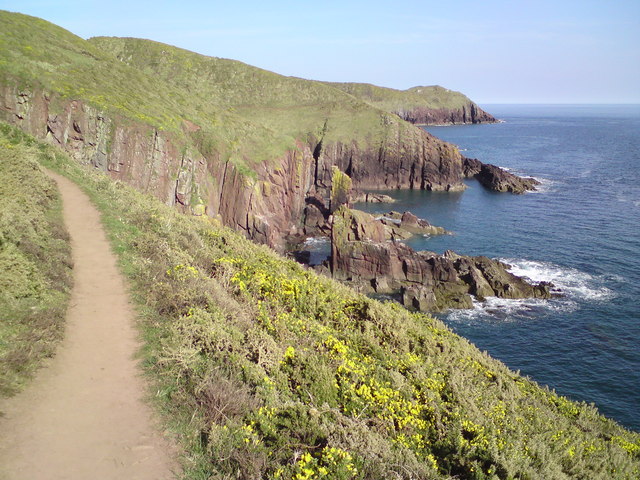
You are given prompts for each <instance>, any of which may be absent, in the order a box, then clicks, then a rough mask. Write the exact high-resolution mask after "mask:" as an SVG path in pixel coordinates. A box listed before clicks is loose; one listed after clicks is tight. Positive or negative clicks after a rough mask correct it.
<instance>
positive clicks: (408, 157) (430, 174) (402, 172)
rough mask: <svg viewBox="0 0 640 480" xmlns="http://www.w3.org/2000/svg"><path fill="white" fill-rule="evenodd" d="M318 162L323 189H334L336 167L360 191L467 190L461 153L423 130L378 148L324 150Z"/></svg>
mask: <svg viewBox="0 0 640 480" xmlns="http://www.w3.org/2000/svg"><path fill="white" fill-rule="evenodd" d="M316 162H317V163H316V164H317V172H318V173H317V177H316V186H317V187H318V188H319V189H324V188H328V187H329V186H330V185H331V167H332V166H333V165H336V166H337V167H338V168H339V169H340V170H342V171H343V172H345V173H346V174H347V175H349V176H350V177H351V179H352V180H353V186H354V187H355V188H358V189H393V188H413V189H424V190H437V191H454V190H462V189H464V185H463V183H462V178H463V163H462V157H461V155H460V154H459V153H458V150H457V149H456V148H455V147H454V146H453V145H451V144H448V143H445V142H442V141H440V140H437V139H436V138H434V137H432V136H431V135H429V134H428V133H427V132H424V131H422V130H419V129H412V130H411V131H408V132H405V134H404V135H403V136H402V137H401V136H400V135H398V136H392V137H389V138H387V139H386V141H385V142H384V144H381V145H379V146H378V147H377V148H374V147H368V148H360V147H358V146H357V145H355V144H348V145H347V144H343V143H335V144H332V145H329V146H327V147H323V148H322V151H321V153H320V155H319V156H318V158H317V160H316Z"/></svg>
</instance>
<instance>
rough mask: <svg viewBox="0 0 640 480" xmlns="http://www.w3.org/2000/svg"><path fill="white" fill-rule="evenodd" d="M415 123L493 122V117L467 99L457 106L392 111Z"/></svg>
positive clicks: (418, 107)
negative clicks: (463, 103)
mask: <svg viewBox="0 0 640 480" xmlns="http://www.w3.org/2000/svg"><path fill="white" fill-rule="evenodd" d="M393 113H395V114H397V115H398V116H399V117H400V118H402V119H403V120H406V121H407V122H411V123H415V124H417V125H457V124H464V123H495V122H496V121H497V120H496V119H495V117H494V116H493V115H491V114H489V113H487V112H485V111H484V110H482V109H481V108H480V107H478V106H477V105H476V104H475V103H473V102H471V101H469V103H467V104H466V105H463V106H461V107H458V108H428V107H421V106H416V107H414V108H410V107H408V108H405V109H401V110H398V111H395V112H393Z"/></svg>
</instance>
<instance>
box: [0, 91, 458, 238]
mask: <svg viewBox="0 0 640 480" xmlns="http://www.w3.org/2000/svg"><path fill="white" fill-rule="evenodd" d="M0 119H2V120H4V121H6V122H8V123H10V124H13V125H16V126H18V127H20V128H21V129H23V130H24V131H26V132H28V133H30V134H32V135H34V136H36V137H38V138H42V139H46V140H47V141H48V142H50V143H52V144H55V145H57V146H59V147H61V148H63V149H64V150H66V151H67V152H69V153H70V155H71V156H72V157H73V158H75V159H76V160H77V161H79V162H81V163H87V164H91V165H93V166H94V167H95V168H97V169H99V170H102V171H104V172H106V173H108V174H109V175H110V176H111V177H112V178H115V179H119V180H122V181H124V182H127V183H129V184H131V185H133V186H135V187H136V188H138V189H139V190H141V191H143V192H148V193H152V194H153V195H155V196H156V197H157V198H159V199H161V200H163V201H164V202H165V203H167V204H169V205H175V206H176V207H178V208H180V209H181V210H182V211H185V212H189V213H192V214H194V215H207V216H209V217H213V218H218V219H219V220H220V221H221V222H222V223H224V224H225V225H228V226H231V227H232V228H235V229H237V230H240V231H243V232H245V233H246V235H247V236H248V237H249V238H252V239H254V240H256V241H259V242H262V243H267V244H269V245H271V246H273V247H275V248H276V249H280V250H281V249H282V248H283V247H284V237H285V236H286V235H288V234H294V233H296V232H297V230H298V228H299V226H300V225H301V224H302V221H303V218H302V217H303V211H304V207H305V199H306V198H307V196H308V195H309V194H310V193H313V192H317V193H319V194H320V195H326V194H327V193H328V190H329V189H330V187H331V174H332V167H333V166H338V168H340V169H342V170H343V171H347V172H350V173H351V176H352V178H353V181H354V184H355V185H357V186H358V187H360V188H426V189H432V190H451V189H460V188H462V183H461V178H462V173H463V171H462V158H461V156H460V155H459V154H458V153H457V151H456V149H455V148H454V147H452V146H450V145H448V144H446V143H444V142H440V141H438V140H436V139H434V138H433V137H431V136H429V135H428V134H426V133H422V132H420V131H418V130H416V131H414V132H411V134H410V135H408V136H407V135H404V136H402V135H400V134H396V135H390V136H389V138H387V139H385V141H384V143H381V144H379V145H378V148H377V149H375V150H374V149H373V148H365V149H360V148H359V147H358V145H357V144H356V143H355V142H354V143H351V144H349V145H346V144H342V143H334V144H329V145H328V146H327V147H323V146H322V145H321V143H320V141H318V140H314V139H312V140H311V141H310V142H308V141H307V142H297V143H296V148H295V149H291V150H288V151H286V152H285V153H284V154H283V155H281V156H280V157H279V158H277V159H275V160H272V161H268V162H263V163H261V164H259V165H258V166H257V167H256V169H255V171H254V172H246V170H243V169H240V168H238V167H237V165H236V164H234V163H233V161H232V160H231V159H223V158H221V155H220V154H219V153H218V152H215V151H214V152H207V151H204V152H203V151H201V150H205V149H199V148H198V142H197V141H195V140H194V141H192V142H189V139H190V137H189V135H190V134H191V133H194V132H191V131H190V130H194V128H193V126H192V125H191V124H189V123H187V122H185V124H184V130H185V134H186V135H187V136H186V137H184V136H180V135H176V134H175V133H172V132H166V131H162V130H160V129H157V128H154V127H152V126H149V125H147V124H144V123H142V122H132V121H131V120H130V119H128V118H126V117H120V116H117V115H110V114H107V113H105V112H104V111H101V110H100V109H98V108H96V107H94V106H92V105H90V104H88V103H85V102H83V101H81V100H66V99H63V98H61V97H59V96H58V95H56V94H55V93H50V92H44V91H42V90H36V91H29V90H22V89H19V88H17V87H16V86H11V85H1V86H0Z"/></svg>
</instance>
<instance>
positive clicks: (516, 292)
mask: <svg viewBox="0 0 640 480" xmlns="http://www.w3.org/2000/svg"><path fill="white" fill-rule="evenodd" d="M386 230H387V228H386V226H385V225H384V223H383V222H382V221H381V220H379V219H376V218H374V217H373V216H372V215H369V214H366V213H364V212H359V211H356V210H351V209H349V208H347V207H344V206H343V207H341V208H340V209H339V210H338V211H337V212H335V213H334V214H333V217H332V224H331V273H332V275H333V277H334V278H336V279H339V280H342V281H346V282H348V283H351V284H353V285H354V286H355V287H356V288H359V289H360V290H361V291H365V292H372V291H375V292H377V293H385V294H389V293H396V294H397V293H400V294H401V297H402V303H403V304H404V305H405V306H407V307H410V308H414V309H416V310H422V311H439V310H443V309H447V308H471V307H472V306H473V304H472V298H471V296H472V295H473V296H474V297H476V298H478V299H480V300H483V299H484V298H485V297H494V296H495V297H500V298H550V297H551V296H552V287H553V286H552V285H551V284H550V283H540V284H537V285H532V284H529V283H528V282H526V281H525V280H523V279H522V278H520V277H517V276H515V275H513V274H511V273H509V271H508V268H509V267H508V265H506V264H504V263H502V262H499V261H497V260H492V259H489V258H487V257H482V256H480V257H469V256H465V255H458V254H456V253H454V252H451V251H447V252H445V254H444V255H438V254H436V253H433V252H416V251H414V250H413V249H412V248H410V247H408V246H407V245H404V244H402V243H399V242H396V241H389V235H388V233H387V232H386Z"/></svg>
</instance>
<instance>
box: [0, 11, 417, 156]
mask: <svg viewBox="0 0 640 480" xmlns="http://www.w3.org/2000/svg"><path fill="white" fill-rule="evenodd" d="M1 84H5V85H17V86H18V88H21V89H25V90H34V89H41V90H44V91H46V92H50V93H53V94H54V95H55V98H53V101H54V103H55V101H57V100H63V101H64V100H65V99H67V100H72V99H77V100H81V101H83V102H86V103H88V104H90V105H93V106H95V107H97V108H98V109H100V110H102V111H104V112H106V113H108V114H115V115H119V116H122V117H124V118H126V119H129V120H130V121H134V122H142V123H146V124H148V125H151V126H153V127H156V128H158V129H160V130H165V131H170V132H173V134H174V135H176V136H177V137H180V138H183V137H184V132H185V130H189V129H190V127H191V126H192V125H195V126H196V127H197V128H198V129H199V131H200V137H206V138H207V143H208V145H209V146H210V148H212V149H215V150H216V151H217V152H218V153H220V154H221V155H223V156H224V155H225V154H226V155H230V154H233V155H234V156H235V157H237V158H239V159H240V160H241V162H244V163H246V164H247V165H249V166H250V167H251V165H255V163H258V162H261V161H264V160H269V159H273V158H277V157H278V156H281V155H282V154H283V153H284V152H285V151H286V150H289V149H295V146H296V140H298V141H305V140H307V138H308V137H309V136H314V137H316V140H317V139H320V138H322V137H323V136H324V137H325V139H326V140H327V141H345V142H355V143H357V144H360V145H361V146H366V145H377V143H379V142H380V139H381V138H383V137H384V135H386V133H387V132H389V131H391V130H393V131H394V132H395V133H397V132H398V131H402V130H406V129H411V128H413V127H411V126H410V125H408V124H405V123H404V122H401V121H399V120H398V119H396V118H392V117H389V118H387V117H388V114H387V113H386V112H384V111H382V110H378V109H376V108H374V107H372V106H370V105H368V104H367V103H365V102H363V101H361V100H359V99H356V98H354V97H353V96H350V95H347V94H345V93H344V92H342V91H340V90H339V89H336V88H333V87H331V86H329V85H325V84H322V83H319V82H313V81H308V80H302V79H296V78H290V77H284V76H282V75H278V74H275V73H272V72H268V71H265V70H261V69H259V68H256V67H251V66H249V65H246V64H243V63H241V62H237V61H233V60H225V59H219V58H214V57H207V56H204V55H199V54H196V53H193V52H189V51H186V50H182V49H179V48H176V47H172V46H169V45H163V44H160V43H157V42H152V41H149V40H139V39H120V38H106V37H102V38H95V39H91V40H90V41H86V40H83V39H82V38H80V37H78V36H76V35H73V34H72V33H70V32H68V31H66V30H64V29H62V28H60V27H58V26H56V25H53V24H51V23H49V22H46V21H44V20H41V19H37V18H34V17H29V16H27V15H22V14H18V13H10V12H4V11H0V85H1ZM58 97H59V98H58ZM183 140H184V142H186V143H188V142H189V141H188V140H187V139H184V138H183ZM252 168H253V167H252Z"/></svg>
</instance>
